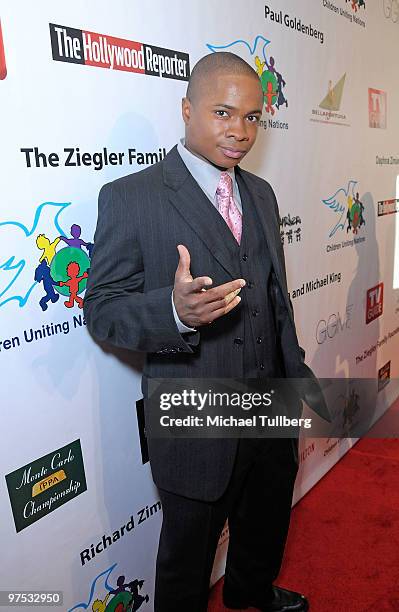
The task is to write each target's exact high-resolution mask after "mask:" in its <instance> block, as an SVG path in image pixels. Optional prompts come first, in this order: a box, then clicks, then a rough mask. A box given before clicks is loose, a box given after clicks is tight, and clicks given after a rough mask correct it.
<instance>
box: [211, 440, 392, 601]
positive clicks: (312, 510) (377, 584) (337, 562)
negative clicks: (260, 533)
mask: <svg viewBox="0 0 399 612" xmlns="http://www.w3.org/2000/svg"><path fill="white" fill-rule="evenodd" d="M291 516H292V518H291V525H290V532H289V537H288V540H287V546H286V553H285V558H284V565H283V567H282V570H281V572H280V576H279V579H278V581H277V584H280V585H281V586H283V587H286V588H288V589H292V590H295V591H300V592H302V593H304V594H305V595H306V596H307V597H308V599H309V603H310V610H311V612H399V440H398V439H374V438H364V439H362V440H360V441H359V442H358V443H357V444H356V445H355V446H354V447H353V448H352V449H351V450H350V451H349V452H348V453H347V454H346V455H345V456H344V457H343V458H342V459H341V460H340V461H339V462H338V463H337V465H336V466H335V467H334V468H333V469H332V470H330V471H329V472H328V473H327V474H326V476H324V478H322V479H321V480H320V481H319V482H318V483H317V484H316V486H314V487H313V488H312V489H311V491H309V493H308V494H307V495H305V497H304V498H302V499H301V500H300V501H299V502H298V504H297V505H296V506H295V507H294V509H293V511H292V515H291ZM221 587H222V580H220V581H219V582H218V583H217V584H216V585H215V586H214V588H213V589H212V591H211V594H210V600H209V601H210V603H209V607H208V612H224V611H227V608H225V607H224V606H223V604H222V602H221ZM251 610H253V609H251Z"/></svg>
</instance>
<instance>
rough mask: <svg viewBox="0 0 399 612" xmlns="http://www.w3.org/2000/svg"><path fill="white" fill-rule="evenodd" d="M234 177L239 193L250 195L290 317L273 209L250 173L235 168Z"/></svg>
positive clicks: (276, 222)
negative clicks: (246, 192)
mask: <svg viewBox="0 0 399 612" xmlns="http://www.w3.org/2000/svg"><path fill="white" fill-rule="evenodd" d="M236 178H237V183H238V187H239V189H240V193H242V189H246V190H247V191H248V192H249V194H250V196H252V201H253V204H254V206H255V207H256V211H257V213H258V216H259V219H260V222H261V225H262V229H263V232H264V235H265V238H266V242H267V246H268V248H269V253H270V258H271V260H272V264H273V268H274V271H275V274H276V278H277V281H278V283H279V285H280V288H281V292H282V295H283V296H284V301H285V304H286V306H287V310H288V313H289V315H290V318H291V319H292V311H291V305H290V303H289V298H288V288H287V284H286V277H285V274H284V272H283V270H282V265H281V262H280V258H279V256H278V250H279V248H281V246H280V244H278V243H277V242H276V241H277V240H280V228H279V226H278V221H277V218H276V215H275V214H274V209H273V207H272V206H271V205H269V204H268V202H267V199H266V196H265V194H264V193H263V191H262V190H261V189H259V187H258V185H257V184H255V181H253V180H251V177H250V175H248V174H247V173H245V172H243V171H242V170H241V168H238V167H237V168H236Z"/></svg>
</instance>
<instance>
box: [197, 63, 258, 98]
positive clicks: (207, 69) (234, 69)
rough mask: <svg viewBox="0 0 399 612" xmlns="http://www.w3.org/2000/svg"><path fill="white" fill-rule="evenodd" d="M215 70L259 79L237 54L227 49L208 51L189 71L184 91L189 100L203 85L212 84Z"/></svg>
mask: <svg viewBox="0 0 399 612" xmlns="http://www.w3.org/2000/svg"><path fill="white" fill-rule="evenodd" d="M217 72H223V73H225V74H234V75H236V74H243V75H247V76H250V77H254V78H256V79H257V80H258V81H259V77H258V74H257V72H256V71H255V70H254V69H253V68H252V66H250V65H249V64H248V63H247V62H246V61H245V60H243V59H242V57H240V56H239V55H236V54H235V53H229V52H228V51H220V52H217V53H209V54H208V55H205V56H204V57H202V58H201V59H200V60H199V61H198V62H197V63H196V64H195V66H194V68H193V69H192V71H191V75H190V80H189V82H188V86H187V92H186V97H187V98H188V99H189V100H190V102H192V101H193V100H194V98H195V96H196V95H197V93H198V92H199V91H201V89H202V88H203V87H209V86H212V79H214V78H215V75H216V73H217ZM259 82H260V81H259Z"/></svg>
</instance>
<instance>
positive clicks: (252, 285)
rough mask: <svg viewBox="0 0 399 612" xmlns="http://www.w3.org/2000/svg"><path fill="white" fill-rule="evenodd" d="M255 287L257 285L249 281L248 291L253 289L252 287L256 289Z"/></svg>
mask: <svg viewBox="0 0 399 612" xmlns="http://www.w3.org/2000/svg"><path fill="white" fill-rule="evenodd" d="M254 285H255V283H252V282H251V281H248V282H247V285H246V286H247V287H248V289H252V287H254Z"/></svg>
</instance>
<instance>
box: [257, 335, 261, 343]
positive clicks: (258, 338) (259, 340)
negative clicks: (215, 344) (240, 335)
mask: <svg viewBox="0 0 399 612" xmlns="http://www.w3.org/2000/svg"><path fill="white" fill-rule="evenodd" d="M256 342H257V343H258V344H261V342H262V337H261V336H258V337H257V338H256Z"/></svg>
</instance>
